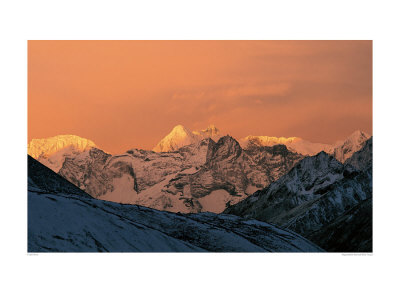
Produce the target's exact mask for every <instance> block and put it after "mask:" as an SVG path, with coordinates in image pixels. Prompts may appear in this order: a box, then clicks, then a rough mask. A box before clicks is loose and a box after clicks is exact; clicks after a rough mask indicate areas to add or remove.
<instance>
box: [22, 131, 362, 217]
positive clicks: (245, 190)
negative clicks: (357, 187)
mask: <svg viewBox="0 0 400 300" xmlns="http://www.w3.org/2000/svg"><path fill="white" fill-rule="evenodd" d="M368 137H369V135H368V134H365V133H363V132H361V131H356V132H355V133H353V134H352V135H351V136H350V137H349V138H347V139H346V140H345V141H344V142H341V143H336V144H335V145H332V146H329V147H328V146H327V145H324V144H315V143H311V142H307V141H304V140H302V139H300V138H287V139H285V138H273V137H254V136H253V137H251V138H250V137H247V138H245V139H242V140H239V141H237V140H236V139H234V138H233V137H231V136H229V135H226V136H221V133H220V131H219V130H218V129H217V128H216V127H215V126H214V125H210V126H209V127H207V128H206V129H204V130H200V131H190V130H188V129H187V128H185V127H183V126H181V125H178V126H175V127H174V128H173V130H172V131H171V132H170V133H169V134H168V135H167V136H166V137H165V138H163V139H162V140H161V141H160V142H159V143H158V144H157V145H156V147H155V148H154V149H153V150H154V151H149V150H142V149H130V150H128V151H126V152H125V153H122V154H118V155H111V154H109V153H107V152H105V151H104V150H101V149H99V148H98V147H96V145H95V143H94V142H92V141H90V140H87V139H84V138H80V137H77V136H71V135H64V136H57V137H53V138H49V139H41V140H32V141H31V142H30V143H29V146H28V154H30V155H32V157H34V158H36V159H38V161H40V162H41V163H43V164H44V165H46V166H47V167H49V168H50V169H52V170H53V171H55V172H57V173H58V174H60V175H61V176H63V177H64V178H66V179H67V180H69V181H70V182H72V183H73V184H75V185H76V186H77V187H79V188H80V189H82V190H83V191H85V192H87V193H88V194H90V195H91V196H93V197H95V198H98V199H103V200H109V201H113V202H118V203H129V204H138V205H143V206H147V207H151V208H155V209H160V210H167V211H172V212H184V213H188V212H191V213H195V212H202V211H210V212H215V213H220V212H222V211H223V210H224V209H225V208H226V207H228V206H230V205H234V204H236V203H238V202H240V201H241V200H243V199H244V198H246V197H248V196H250V195H251V194H252V193H254V192H255V191H257V190H259V189H262V188H264V187H266V186H268V185H269V184H271V183H272V182H274V181H276V180H277V179H279V178H280V177H281V176H283V175H284V174H286V173H287V172H288V171H289V170H290V169H291V168H292V167H293V166H294V165H295V164H296V163H298V162H299V161H300V160H302V159H303V158H304V157H306V156H307V155H308V154H309V153H311V152H313V151H317V148H318V147H319V148H321V147H322V148H323V149H325V150H327V151H328V152H329V153H330V154H331V155H333V156H335V157H337V159H339V160H344V159H346V158H347V157H349V156H351V154H352V153H354V152H355V151H357V150H359V149H360V148H361V146H362V145H363V144H364V143H365V141H366V140H367V139H368ZM243 141H246V142H243ZM301 148H302V150H301ZM311 149H312V151H311ZM300 150H301V151H300ZM310 151H311V152H310Z"/></svg>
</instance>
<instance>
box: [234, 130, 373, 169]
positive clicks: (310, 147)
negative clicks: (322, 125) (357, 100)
mask: <svg viewBox="0 0 400 300" xmlns="http://www.w3.org/2000/svg"><path fill="white" fill-rule="evenodd" d="M370 137H371V136H370V135H369V134H367V133H365V132H362V131H361V130H357V131H355V132H353V133H352V134H351V135H350V136H349V137H347V138H346V139H345V140H344V141H338V142H336V143H334V144H332V145H329V144H322V143H312V142H309V141H306V140H303V139H302V138H299V137H289V138H284V137H280V138H277V137H270V136H252V135H250V136H247V137H245V138H243V139H241V140H240V144H241V146H242V147H243V148H244V149H249V148H254V147H260V146H273V145H278V144H282V145H285V146H286V147H287V148H288V149H289V150H290V151H293V152H297V153H300V154H302V155H309V156H313V155H316V154H317V153H319V152H321V151H324V152H326V153H328V154H330V155H332V156H334V157H335V158H336V159H337V160H338V161H340V162H342V163H343V162H345V161H346V159H348V158H350V157H351V156H352V155H353V153H355V152H357V151H358V150H360V149H361V148H362V147H363V146H364V144H365V142H366V141H367V140H368V139H369V138H370Z"/></svg>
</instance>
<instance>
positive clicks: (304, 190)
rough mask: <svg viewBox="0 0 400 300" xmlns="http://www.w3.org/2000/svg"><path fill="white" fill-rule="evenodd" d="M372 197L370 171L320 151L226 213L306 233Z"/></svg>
mask: <svg viewBox="0 0 400 300" xmlns="http://www.w3.org/2000/svg"><path fill="white" fill-rule="evenodd" d="M371 196H372V172H371V171H369V172H360V171H357V170H356V169H354V168H353V167H351V166H348V165H347V166H345V165H343V164H341V163H340V162H338V161H337V160H336V159H334V158H333V157H332V156H329V155H328V154H326V153H324V152H321V153H319V154H318V155H316V156H313V157H306V158H304V159H303V160H302V161H300V162H299V163H298V164H297V165H296V166H295V167H294V168H293V169H292V170H291V171H289V173H288V174H286V175H284V176H282V177H281V178H279V179H278V180H277V181H276V182H274V183H272V184H271V185H269V186H268V187H267V188H265V189H263V190H260V191H258V192H256V193H254V194H253V195H252V196H250V197H248V198H247V199H245V200H243V201H241V202H240V203H238V204H236V205H234V206H231V207H229V208H227V209H226V210H225V211H224V212H225V213H232V214H235V215H238V216H242V217H247V218H255V219H257V220H263V221H268V222H272V223H276V224H279V225H281V226H284V227H285V228H289V229H291V230H294V231H296V232H298V233H300V234H307V233H310V232H313V231H316V230H318V229H320V228H322V227H323V226H324V225H326V224H328V223H330V222H332V221H333V220H334V219H336V218H337V217H339V216H340V215H341V214H343V213H344V212H345V211H346V210H348V209H350V208H351V207H354V206H356V205H357V204H359V203H360V202H362V201H363V200H365V199H368V198H370V197H371Z"/></svg>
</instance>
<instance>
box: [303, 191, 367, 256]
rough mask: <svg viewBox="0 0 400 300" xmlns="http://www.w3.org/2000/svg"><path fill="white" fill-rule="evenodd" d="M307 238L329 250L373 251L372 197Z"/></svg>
mask: <svg viewBox="0 0 400 300" xmlns="http://www.w3.org/2000/svg"><path fill="white" fill-rule="evenodd" d="M307 238H308V239H310V240H311V241H314V242H315V243H317V244H318V245H320V246H321V247H322V248H324V249H325V250H326V251H329V252H372V199H371V198H369V199H367V200H365V201H362V202H361V203H359V204H357V205H356V206H354V207H353V208H351V209H349V210H348V211H346V212H345V213H344V214H342V215H341V216H340V217H338V218H337V219H335V220H334V221H333V222H331V223H330V224H328V225H327V226H324V227H322V228H321V229H320V230H317V231H315V232H312V233H310V234H308V235H307Z"/></svg>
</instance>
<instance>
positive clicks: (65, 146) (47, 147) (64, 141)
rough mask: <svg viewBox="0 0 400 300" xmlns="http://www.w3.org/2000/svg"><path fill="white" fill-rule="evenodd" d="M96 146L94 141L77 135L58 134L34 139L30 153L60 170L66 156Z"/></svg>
mask: <svg viewBox="0 0 400 300" xmlns="http://www.w3.org/2000/svg"><path fill="white" fill-rule="evenodd" d="M94 147H96V145H95V143H94V142H92V141H91V140H88V139H85V138H81V137H79V136H76V135H57V136H54V137H51V138H47V139H33V140H32V141H31V142H30V143H29V144H28V154H29V155H30V156H32V157H33V158H35V159H37V160H39V161H40V162H41V163H43V164H44V165H46V166H48V167H49V168H51V169H52V170H54V171H55V172H58V170H59V169H60V168H61V166H62V164H63V163H64V161H65V158H66V157H72V156H75V155H76V154H79V153H82V152H87V151H89V150H90V149H92V148H94Z"/></svg>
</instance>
